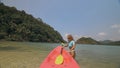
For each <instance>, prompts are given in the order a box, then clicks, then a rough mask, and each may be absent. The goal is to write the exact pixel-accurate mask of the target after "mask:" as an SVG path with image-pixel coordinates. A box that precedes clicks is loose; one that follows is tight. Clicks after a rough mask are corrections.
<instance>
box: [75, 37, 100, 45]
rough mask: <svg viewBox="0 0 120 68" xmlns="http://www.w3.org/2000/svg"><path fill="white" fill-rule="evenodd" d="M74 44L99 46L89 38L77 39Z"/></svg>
mask: <svg viewBox="0 0 120 68" xmlns="http://www.w3.org/2000/svg"><path fill="white" fill-rule="evenodd" d="M76 43H78V44H99V42H98V41H96V40H94V39H92V38H90V37H88V38H87V37H81V38H80V39H78V40H77V41H76Z"/></svg>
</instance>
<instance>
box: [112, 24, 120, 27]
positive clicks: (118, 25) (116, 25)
mask: <svg viewBox="0 0 120 68" xmlns="http://www.w3.org/2000/svg"><path fill="white" fill-rule="evenodd" d="M111 28H120V24H114V25H112V26H111Z"/></svg>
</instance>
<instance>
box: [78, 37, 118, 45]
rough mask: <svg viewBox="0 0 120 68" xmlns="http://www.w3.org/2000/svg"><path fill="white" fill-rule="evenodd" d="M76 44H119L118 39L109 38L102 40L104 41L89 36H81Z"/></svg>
mask: <svg viewBox="0 0 120 68" xmlns="http://www.w3.org/2000/svg"><path fill="white" fill-rule="evenodd" d="M76 43H77V44H92V45H93V44H94V45H95V44H97V45H120V41H111V40H104V41H96V40H94V39H93V38H91V37H81V38H79V39H78V40H77V41H76Z"/></svg>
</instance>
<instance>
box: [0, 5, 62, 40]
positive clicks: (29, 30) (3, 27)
mask: <svg viewBox="0 0 120 68" xmlns="http://www.w3.org/2000/svg"><path fill="white" fill-rule="evenodd" d="M0 40H7V41H30V42H64V40H63V38H62V36H61V35H60V33H59V32H58V31H56V30H54V28H52V27H51V26H50V25H48V24H46V23H44V22H43V21H42V19H41V18H35V17H33V16H32V15H30V14H27V13H26V12H25V11H24V10H22V11H19V10H17V9H16V8H15V7H8V6H5V5H4V4H3V3H0Z"/></svg>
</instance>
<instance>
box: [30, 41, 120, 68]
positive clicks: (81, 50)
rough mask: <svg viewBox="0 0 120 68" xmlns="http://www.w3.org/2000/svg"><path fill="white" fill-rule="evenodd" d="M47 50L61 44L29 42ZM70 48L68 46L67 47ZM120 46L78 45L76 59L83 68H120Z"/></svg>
mask: <svg viewBox="0 0 120 68" xmlns="http://www.w3.org/2000/svg"><path fill="white" fill-rule="evenodd" d="M28 44H29V45H30V46H33V45H34V47H37V48H38V49H41V50H42V49H43V50H46V51H49V52H50V51H51V50H52V49H54V48H55V47H57V46H58V45H60V44H55V43H54V44H53V43H28ZM65 49H66V50H68V49H67V48H65ZM119 52H120V46H108V45H82V44H77V46H76V54H77V55H76V61H77V63H78V64H79V65H80V67H81V68H120V53H119Z"/></svg>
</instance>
